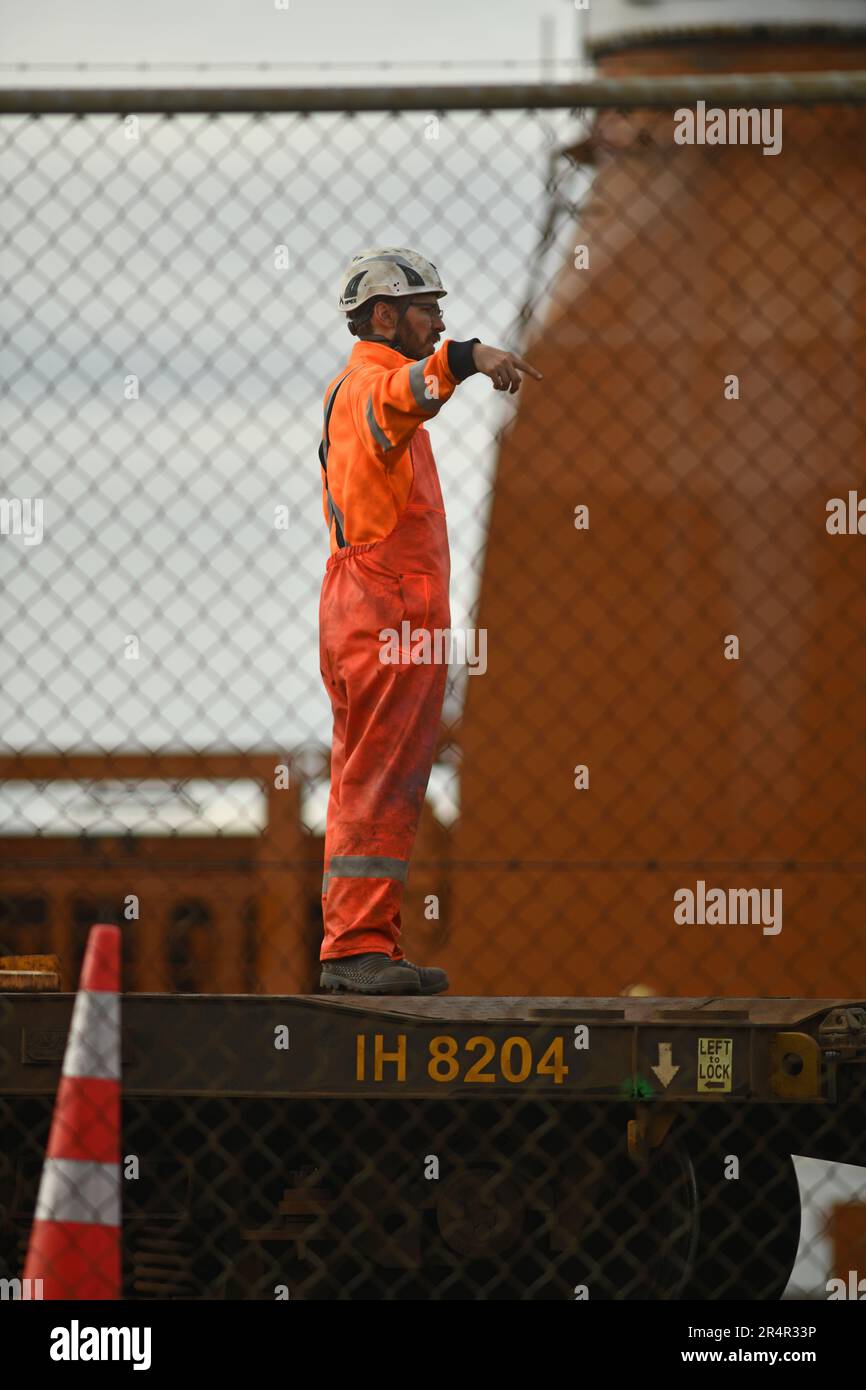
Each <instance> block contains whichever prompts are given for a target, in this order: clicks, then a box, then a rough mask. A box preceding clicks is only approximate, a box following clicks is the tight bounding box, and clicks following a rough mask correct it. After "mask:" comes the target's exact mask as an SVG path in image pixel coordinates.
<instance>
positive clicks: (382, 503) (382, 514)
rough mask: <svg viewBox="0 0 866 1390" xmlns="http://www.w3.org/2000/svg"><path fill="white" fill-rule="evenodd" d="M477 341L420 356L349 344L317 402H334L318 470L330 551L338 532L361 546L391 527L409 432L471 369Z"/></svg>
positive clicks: (449, 343) (407, 466) (404, 478)
mask: <svg viewBox="0 0 866 1390" xmlns="http://www.w3.org/2000/svg"><path fill="white" fill-rule="evenodd" d="M477 341H478V340H477V339H471V340H470V341H469V342H467V343H457V342H455V341H454V340H453V339H449V338H446V339H445V340H444V342H443V343H442V344H441V345H440V346H439V347H438V348H437V350H436V351H435V352H433V353H431V354H430V356H429V357H425V358H423V359H422V360H421V361H420V362H414V361H411V360H410V359H408V358H406V357H404V356H403V354H402V352H398V351H397V350H396V349H395V348H392V347H388V346H387V344H385V343H371V342H358V343H356V344H355V346H354V348H353V349H352V353H351V356H350V357H349V362H348V365H347V366H346V367H344V368H343V369H342V371H341V372H340V373H339V375H338V376H336V377H335V378H334V380H333V381H331V382H330V384H329V386H328V389H327V391H326V392H325V397H324V403H323V404H324V408H325V413H326V415H327V412H328V409H329V407H331V405H332V404H333V409H332V413H331V415H330V420H329V424H328V452H327V482H326V481H325V473H324V470H323V472H322V510H323V512H324V516H325V520H326V521H327V523H328V526H329V530H330V535H331V553H332V554H333V552H334V551H335V550H337V549H338V548H339V546H340V540H339V538H338V537H339V533H340V532H342V536H343V538H344V540H345V543H346V544H347V545H361V544H363V543H364V542H366V541H376V540H380V539H381V538H382V537H383V536H387V535H388V533H389V532H390V531H391V530H393V528H394V526H395V524H396V522H397V518H398V517H399V515H400V513H401V511H402V510H403V508H404V507H405V505H406V502H407V499H408V497H409V490H410V488H411V486H412V463H411V460H410V457H409V443H410V441H411V438H412V435H413V434H414V433H415V431H416V430H417V428H418V426H419V425H422V424H424V423H425V422H426V421H427V420H431V419H432V418H433V417H434V416H435V415H436V414H437V413H438V411H439V410H440V408H441V407H442V406H443V405H444V404H445V402H446V401H447V400H448V398H449V397H450V396H451V395H453V393H454V390H455V388H456V387H457V385H458V384H459V382H461V381H463V380H465V378H466V377H467V376H469V375H472V374H474V372H475V365H474V363H473V362H472V355H471V354H472V345H473V343H475V342H477ZM337 386H339V388H340V389H339V392H338V394H337V396H336V397H335V398H334V390H335V387H337ZM332 398H333V399H332ZM329 493H330V504H331V505H329V496H328V494H329ZM338 528H339V529H338Z"/></svg>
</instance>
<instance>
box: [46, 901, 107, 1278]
mask: <svg viewBox="0 0 866 1390" xmlns="http://www.w3.org/2000/svg"><path fill="white" fill-rule="evenodd" d="M119 988H120V928H119V927H115V926H102V925H100V926H95V927H91V929H90V935H89V937H88V939H87V950H86V952H85V955H84V965H83V966H82V970H81V980H80V982H79V986H78V994H77V996H76V999H75V1007H74V1008H73V1011H72V1025H71V1027H70V1030H69V1037H68V1039H67V1042H66V1052H65V1054H64V1057H63V1072H62V1075H61V1078H60V1086H59V1087H58V1090H57V1099H56V1101H55V1103H54V1117H53V1119H52V1122H51V1133H50V1135H49V1137H48V1149H47V1152H46V1155H45V1164H44V1166H43V1169H42V1179H41V1181H40V1184H39V1197H38V1199H37V1202H36V1214H35V1217H34V1220H33V1229H32V1231H31V1233H30V1245H29V1248H28V1251H27V1260H26V1264H25V1267H24V1278H25V1279H30V1280H31V1284H30V1288H31V1289H32V1288H34V1287H37V1288H38V1284H37V1285H34V1283H33V1282H32V1281H34V1280H39V1279H41V1280H42V1297H43V1298H74V1299H83V1298H120V994H119Z"/></svg>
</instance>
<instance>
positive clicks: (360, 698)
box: [319, 340, 457, 960]
mask: <svg viewBox="0 0 866 1390" xmlns="http://www.w3.org/2000/svg"><path fill="white" fill-rule="evenodd" d="M447 348H448V342H447V340H446V342H444V343H443V344H442V346H441V347H440V348H439V349H438V350H437V352H435V353H433V354H432V355H431V356H430V357H428V358H426V359H424V360H423V361H422V362H413V361H410V360H409V359H407V358H405V357H404V356H403V355H402V353H399V352H397V351H396V350H395V349H393V348H390V347H387V346H386V345H385V344H382V343H371V342H359V343H358V344H356V346H355V347H354V349H353V351H352V355H351V357H350V360H349V369H348V371H347V372H344V373H342V374H341V376H340V378H338V379H337V381H336V383H332V384H331V386H330V387H329V388H328V392H327V393H326V397H325V411H326V425H325V430H324V434H323V446H322V450H321V451H320V459H321V460H322V463H323V509H324V512H325V517H326V519H327V520H328V521H329V525H330V530H331V550H332V553H331V556H330V559H329V560H328V563H327V568H326V571H325V578H324V581H323V584H322V594H321V602H320V607H319V656H320V665H321V671H322V678H323V680H324V682H325V687H326V689H327V691H328V695H329V697H330V700H331V707H332V710H333V714H334V736H333V743H332V749H331V792H330V798H329V802H328V823H327V831H326V835H325V875H324V879H323V883H322V915H323V918H324V926H325V931H324V940H323V943H322V950H321V959H322V960H326V959H336V958H339V957H342V956H354V955H361V954H364V953H366V952H377V953H379V954H384V955H387V956H389V957H390V958H391V960H401V959H402V958H403V950H402V946H401V942H400V903H401V899H402V895H403V885H404V883H405V881H406V874H407V871H408V867H409V859H410V856H411V852H412V845H413V842H414V840H415V833H416V830H417V828H418V819H419V816H420V814H421V807H422V804H423V801H424V794H425V792H426V789H427V782H428V779H429V776H430V769H431V767H432V765H433V757H434V754H435V750H436V741H437V737H438V733H439V724H440V719H441V715H442V702H443V697H444V693H445V681H446V677H447V665H445V664H441V663H440V664H435V663H429V664H414V663H412V662H411V660H405V661H403V660H400V661H398V662H396V663H395V662H394V661H393V660H392V661H391V662H388V663H386V662H383V660H382V659H381V658H382V655H383V653H384V652H386V651H387V650H388V648H387V641H386V634H387V633H388V632H390V633H396V634H397V635H398V638H399V642H398V644H397V645H398V647H399V651H400V654H401V656H403V657H407V658H408V657H409V655H410V651H411V648H412V644H413V643H415V642H417V641H418V634H419V633H420V631H421V630H422V629H426V630H427V631H428V632H430V634H431V636H434V635H435V630H436V629H441V630H442V632H444V633H447V632H449V631H450V625H451V614H450V609H449V601H448V584H449V578H450V555H449V549H448V532H447V529H446V525H445V509H444V507H443V504H442V493H441V491H440V489H439V478H438V475H437V472H436V464H435V462H434V459H433V451H432V449H431V447H430V437H429V435H428V434H427V431H426V429H424V427H423V423H422V422H423V420H424V419H425V418H430V417H431V416H432V415H434V414H435V413H436V411H437V410H438V409H439V407H440V406H441V405H442V404H443V402H444V401H445V400H447V399H448V397H449V396H450V395H451V394H452V392H453V391H454V389H455V386H456V385H457V379H456V378H455V377H454V376H453V375H452V373H451V371H450V370H449V366H448V356H447ZM335 390H336V393H337V394H336V395H335ZM404 499H405V500H404ZM389 509H390V512H389ZM389 523H390V529H389ZM376 528H379V529H380V530H381V532H382V534H381V535H380V537H379V538H378V539H375V540H369V539H368V540H361V541H360V542H358V543H355V544H348V543H346V540H347V537H352V536H364V535H369V534H371V533H372V534H375V533H376ZM405 623H408V624H409V626H408V628H406V627H404V626H403V625H404V624H405ZM408 634H414V636H412V637H411V638H410V640H409V641H408V642H407V635H408ZM446 645H447V644H446ZM435 649H436V648H435V644H434V645H433V650H434V651H435ZM442 649H443V646H442V644H440V654H441V650H442ZM394 651H395V646H394V643H393V641H392V644H391V648H390V655H391V656H392V657H393V655H394ZM416 651H417V648H416Z"/></svg>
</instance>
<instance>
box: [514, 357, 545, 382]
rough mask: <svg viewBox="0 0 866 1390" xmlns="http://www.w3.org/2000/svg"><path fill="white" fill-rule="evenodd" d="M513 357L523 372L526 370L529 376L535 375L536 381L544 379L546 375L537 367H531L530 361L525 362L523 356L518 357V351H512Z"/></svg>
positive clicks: (516, 365)
mask: <svg viewBox="0 0 866 1390" xmlns="http://www.w3.org/2000/svg"><path fill="white" fill-rule="evenodd" d="M512 357H513V359H514V365H515V367H519V368H520V370H521V371H522V372H526V375H527V376H531V377H534V378H535V380H536V381H543V380H544V377H543V376H542V375H541V372H540V371H538V369H537V368H536V367H530V365H529V363H528V362H524V360H523V358H522V357H518V356H517V353H516V352H515V353H512Z"/></svg>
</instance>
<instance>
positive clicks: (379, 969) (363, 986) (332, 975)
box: [319, 953, 448, 994]
mask: <svg viewBox="0 0 866 1390" xmlns="http://www.w3.org/2000/svg"><path fill="white" fill-rule="evenodd" d="M319 986H320V988H321V989H323V990H326V991H328V993H331V994H441V992H442V990H443V989H447V988H448V976H447V975H446V974H445V971H444V970H437V969H436V967H435V966H426V967H425V966H421V965H412V964H411V962H410V961H407V960H397V961H394V960H391V959H390V957H389V956H386V955H384V954H383V955H377V954H372V953H368V954H366V955H361V956H342V957H339V958H338V959H336V960H323V961H322V974H321V976H320V978H319Z"/></svg>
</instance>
